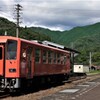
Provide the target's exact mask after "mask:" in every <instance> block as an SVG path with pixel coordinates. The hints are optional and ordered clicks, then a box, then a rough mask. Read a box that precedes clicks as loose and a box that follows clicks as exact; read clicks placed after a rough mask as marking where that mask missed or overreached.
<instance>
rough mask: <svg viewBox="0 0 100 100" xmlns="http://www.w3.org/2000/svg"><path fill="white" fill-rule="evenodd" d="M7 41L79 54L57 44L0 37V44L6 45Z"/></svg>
mask: <svg viewBox="0 0 100 100" xmlns="http://www.w3.org/2000/svg"><path fill="white" fill-rule="evenodd" d="M7 39H12V40H21V41H23V42H27V43H31V44H35V45H38V46H44V47H49V48H55V49H60V50H64V51H66V52H68V53H69V52H72V53H80V52H78V51H76V50H74V49H71V48H67V47H65V46H63V45H60V44H57V43H53V42H50V41H42V42H41V41H37V40H26V39H22V38H17V37H12V36H0V42H2V43H6V42H7Z"/></svg>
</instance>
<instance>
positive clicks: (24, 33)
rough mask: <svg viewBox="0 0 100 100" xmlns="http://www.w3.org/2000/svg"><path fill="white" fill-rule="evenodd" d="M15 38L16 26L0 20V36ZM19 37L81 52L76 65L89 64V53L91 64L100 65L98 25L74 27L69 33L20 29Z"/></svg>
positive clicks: (99, 33) (99, 25) (30, 28)
mask: <svg viewBox="0 0 100 100" xmlns="http://www.w3.org/2000/svg"><path fill="white" fill-rule="evenodd" d="M5 31H7V33H8V35H11V36H16V25H15V24H14V23H13V22H10V21H9V20H7V19H4V18H0V35H4V32H5ZM19 37H21V38H24V39H28V40H33V39H34V40H41V41H42V40H49V41H52V42H55V43H59V44H62V45H65V46H66V47H70V48H73V49H76V50H78V51H80V52H81V54H80V55H79V56H76V62H77V63H83V64H89V53H90V52H92V63H93V64H94V65H100V45H99V44H100V23H96V24H93V25H88V26H83V27H75V28H73V29H71V30H69V31H67V30H66V31H63V32H61V31H51V30H49V29H44V28H41V27H24V28H23V27H21V28H20V34H19Z"/></svg>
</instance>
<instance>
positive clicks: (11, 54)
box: [6, 40, 17, 59]
mask: <svg viewBox="0 0 100 100" xmlns="http://www.w3.org/2000/svg"><path fill="white" fill-rule="evenodd" d="M16 54H17V41H14V40H9V41H8V43H7V54H6V59H16V56H17V55H16Z"/></svg>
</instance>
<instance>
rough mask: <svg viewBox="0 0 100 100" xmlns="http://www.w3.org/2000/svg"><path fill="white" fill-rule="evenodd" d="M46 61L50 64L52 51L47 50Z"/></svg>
mask: <svg viewBox="0 0 100 100" xmlns="http://www.w3.org/2000/svg"><path fill="white" fill-rule="evenodd" d="M48 63H49V64H52V51H48Z"/></svg>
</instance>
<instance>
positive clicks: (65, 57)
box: [64, 55, 67, 65]
mask: <svg viewBox="0 0 100 100" xmlns="http://www.w3.org/2000/svg"><path fill="white" fill-rule="evenodd" d="M66 63H67V56H66V55H65V56H64V65H66Z"/></svg>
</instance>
